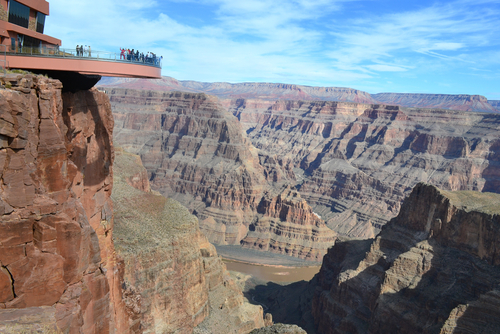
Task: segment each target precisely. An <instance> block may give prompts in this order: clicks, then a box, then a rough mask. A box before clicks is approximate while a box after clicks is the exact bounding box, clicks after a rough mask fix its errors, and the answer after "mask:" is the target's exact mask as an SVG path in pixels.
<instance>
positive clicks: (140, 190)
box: [112, 150, 264, 333]
mask: <svg viewBox="0 0 500 334" xmlns="http://www.w3.org/2000/svg"><path fill="white" fill-rule="evenodd" d="M139 179H142V180H139ZM114 180H115V182H114V189H113V196H112V198H113V201H114V205H115V206H114V208H115V245H116V250H117V252H118V254H119V255H120V256H121V257H122V258H123V268H122V270H123V273H124V281H123V288H124V290H125V294H124V295H125V298H124V299H125V302H126V303H127V305H128V306H129V309H130V310H133V316H132V318H133V319H134V321H133V322H132V323H131V329H132V330H133V332H143V331H144V332H155V333H192V332H193V330H194V332H195V333H223V332H226V333H229V332H231V333H248V332H249V331H251V330H252V329H254V328H259V327H262V326H263V325H264V319H263V310H262V307H261V306H256V305H251V304H249V303H248V302H246V301H245V300H244V297H243V294H242V292H241V290H239V288H238V287H237V285H236V284H235V283H234V282H233V280H232V279H231V278H230V276H229V274H228V272H227V271H226V269H225V265H224V264H223V263H222V260H221V258H219V257H218V256H217V252H216V250H215V247H214V246H213V245H211V244H210V243H209V242H208V241H207V239H206V237H204V236H203V235H202V234H201V232H200V230H199V228H198V220H197V219H196V217H194V216H193V215H191V214H190V213H189V211H188V210H187V209H186V208H184V207H183V206H182V205H180V204H179V203H178V202H177V201H175V200H172V199H167V198H165V197H163V196H161V195H160V194H159V193H157V192H154V191H153V192H151V191H144V188H146V189H147V188H148V187H147V184H148V179H147V175H146V173H145V169H144V167H142V165H141V160H140V158H139V157H138V156H136V155H132V154H130V153H126V152H123V151H121V150H117V154H116V160H115V169H114ZM144 185H146V187H145V186H144ZM197 326H198V327H197Z"/></svg>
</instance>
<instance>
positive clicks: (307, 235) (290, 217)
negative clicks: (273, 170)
mask: <svg viewBox="0 0 500 334" xmlns="http://www.w3.org/2000/svg"><path fill="white" fill-rule="evenodd" d="M258 212H259V213H260V215H259V216H258V218H256V221H255V222H254V223H252V224H251V225H250V228H249V232H248V234H247V236H246V237H245V239H243V240H242V242H241V244H242V246H243V247H247V248H252V249H258V250H263V251H271V252H274V253H280V254H288V255H291V256H295V257H299V258H302V259H307V260H313V261H317V262H321V260H322V259H323V256H324V255H325V253H326V252H325V250H326V249H328V247H330V246H331V245H333V244H334V243H335V240H336V234H335V232H333V231H332V230H330V229H329V228H328V227H327V226H326V224H325V223H324V221H323V220H321V218H320V217H319V216H318V215H317V214H316V213H314V212H313V211H312V209H311V207H310V206H309V205H308V204H307V202H306V201H305V200H304V199H302V198H301V197H300V194H299V193H298V192H297V190H295V189H292V188H291V187H290V186H287V185H285V186H283V188H281V189H279V190H278V191H276V192H274V191H269V192H267V193H266V194H265V195H264V197H263V198H262V200H261V202H260V205H259V208H258Z"/></svg>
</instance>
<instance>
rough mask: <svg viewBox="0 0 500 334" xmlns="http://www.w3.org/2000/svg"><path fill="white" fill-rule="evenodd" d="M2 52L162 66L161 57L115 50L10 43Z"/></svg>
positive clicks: (3, 46) (4, 46)
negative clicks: (27, 45)
mask: <svg viewBox="0 0 500 334" xmlns="http://www.w3.org/2000/svg"><path fill="white" fill-rule="evenodd" d="M1 51H2V53H4V52H5V53H6V54H7V55H12V54H17V55H26V56H39V57H61V58H75V59H90V60H102V61H116V62H122V63H133V64H138V65H147V66H154V67H159V68H161V66H162V59H163V58H159V57H156V56H155V57H146V56H144V57H140V56H139V57H135V55H134V56H133V55H127V54H120V53H114V52H105V51H94V50H91V52H83V54H80V52H77V50H76V49H62V48H47V47H41V48H39V47H26V46H24V47H15V48H12V47H11V46H8V45H2V50H1Z"/></svg>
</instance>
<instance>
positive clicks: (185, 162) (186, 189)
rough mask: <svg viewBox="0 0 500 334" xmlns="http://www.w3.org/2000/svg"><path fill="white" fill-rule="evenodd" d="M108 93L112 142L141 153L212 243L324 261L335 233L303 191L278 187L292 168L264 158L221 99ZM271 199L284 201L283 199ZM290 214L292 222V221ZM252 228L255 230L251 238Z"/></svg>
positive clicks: (159, 186)
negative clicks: (113, 122) (112, 115)
mask: <svg viewBox="0 0 500 334" xmlns="http://www.w3.org/2000/svg"><path fill="white" fill-rule="evenodd" d="M107 93H108V94H109V96H110V99H111V103H112V105H113V108H114V110H115V120H116V127H115V129H116V133H115V141H116V142H117V143H118V144H119V145H121V146H122V147H123V148H124V149H125V150H127V151H129V152H132V153H136V154H138V155H140V156H141V159H142V161H143V164H144V166H145V167H146V169H147V171H148V174H149V175H150V182H151V187H152V188H153V189H155V190H157V191H159V192H160V193H162V194H163V195H165V196H167V197H171V198H174V199H177V200H179V201H180V202H181V203H182V204H183V205H185V206H187V207H188V208H189V209H190V210H191V212H193V213H194V214H195V215H196V216H197V217H198V218H199V220H200V229H201V230H202V231H203V233H204V234H205V235H206V236H207V237H208V239H209V240H210V241H211V242H214V243H217V244H221V245H227V244H229V245H234V244H240V243H242V241H243V244H244V245H246V246H248V247H252V248H258V249H264V248H265V249H268V250H271V251H274V252H278V253H286V254H290V255H295V256H299V257H302V258H306V259H311V260H320V259H321V257H322V256H323V255H324V254H325V253H326V250H327V248H328V246H331V245H332V244H333V243H334V241H335V238H336V237H335V233H334V232H332V231H331V230H330V229H328V228H327V227H326V226H325V223H324V222H323V221H322V220H321V219H319V217H317V215H315V214H314V213H313V212H312V210H311V208H310V207H309V205H308V204H307V203H306V202H305V201H303V200H300V199H299V197H300V195H299V194H298V192H296V190H292V189H291V188H286V187H285V188H283V189H281V188H280V187H281V186H282V185H283V184H284V183H288V179H289V178H290V176H289V175H290V174H291V173H292V172H291V171H290V170H287V169H284V168H282V167H281V166H280V165H279V164H276V162H275V161H274V160H272V157H268V156H266V157H264V158H265V160H263V161H262V163H261V158H262V157H261V156H260V155H259V152H258V150H256V149H255V147H254V146H253V145H252V143H251V142H250V141H249V140H248V139H247V137H246V135H245V133H244V131H243V129H242V126H241V124H240V122H238V120H237V119H236V118H235V117H234V116H233V115H231V114H230V113H229V112H228V111H227V110H226V109H224V108H223V107H222V106H221V105H220V104H219V103H218V100H217V98H216V97H210V96H207V95H205V94H192V93H180V92H174V93H163V92H150V91H138V90H122V89H113V90H109V91H108V92H107ZM276 189H278V190H276ZM280 189H281V190H280ZM271 192H272V194H271ZM280 192H284V194H282V195H280V194H279V193H280ZM290 193H293V195H291V196H290ZM273 196H274V197H275V196H278V197H280V198H281V199H285V201H282V200H281V199H280V200H279V204H278V203H276V201H273V200H272V199H271V198H270V197H273ZM294 197H297V200H295V199H293V198H294ZM264 198H267V199H268V200H265V199H264ZM268 206H275V207H273V208H268ZM291 212H293V214H294V215H296V217H295V221H291V220H289V219H287V218H288V217H290V213H291ZM249 229H253V230H254V231H255V233H253V234H252V235H248V231H249ZM257 234H258V235H257Z"/></svg>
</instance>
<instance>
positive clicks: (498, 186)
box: [483, 140, 500, 193]
mask: <svg viewBox="0 0 500 334" xmlns="http://www.w3.org/2000/svg"><path fill="white" fill-rule="evenodd" d="M483 177H484V179H485V180H486V182H485V183H484V187H483V191H485V192H492V193H500V140H496V141H495V142H494V143H493V144H492V145H491V146H490V154H489V156H488V167H486V169H485V170H484V171H483Z"/></svg>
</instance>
